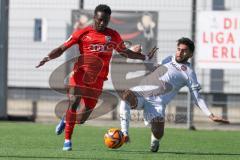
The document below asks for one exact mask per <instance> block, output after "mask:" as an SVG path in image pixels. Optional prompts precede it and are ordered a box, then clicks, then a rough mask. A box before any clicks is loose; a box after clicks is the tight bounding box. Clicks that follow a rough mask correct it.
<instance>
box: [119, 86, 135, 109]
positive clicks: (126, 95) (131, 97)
mask: <svg viewBox="0 0 240 160" xmlns="http://www.w3.org/2000/svg"><path fill="white" fill-rule="evenodd" d="M122 98H123V100H124V101H126V102H127V103H128V104H129V106H130V108H131V109H136V108H137V105H138V99H137V96H136V95H135V94H134V92H133V91H131V90H125V91H124V92H123V94H122Z"/></svg>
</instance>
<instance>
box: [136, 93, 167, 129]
mask: <svg viewBox="0 0 240 160" xmlns="http://www.w3.org/2000/svg"><path fill="white" fill-rule="evenodd" d="M136 109H137V110H143V117H144V123H145V125H149V124H150V122H151V121H152V119H153V118H156V117H161V118H164V117H165V109H166V106H165V105H163V104H161V102H160V101H159V97H155V96H154V97H147V98H144V97H139V96H138V106H137V108H136Z"/></svg>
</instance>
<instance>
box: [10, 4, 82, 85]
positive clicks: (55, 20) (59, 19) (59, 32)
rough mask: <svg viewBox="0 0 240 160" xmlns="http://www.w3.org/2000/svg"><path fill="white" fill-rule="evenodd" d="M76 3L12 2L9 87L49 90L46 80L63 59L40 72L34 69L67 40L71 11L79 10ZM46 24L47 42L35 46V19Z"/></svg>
mask: <svg viewBox="0 0 240 160" xmlns="http://www.w3.org/2000/svg"><path fill="white" fill-rule="evenodd" d="M78 2H79V1H78V0H71V1H66V0H11V1H10V10H9V61H8V63H9V64H8V86H11V87H14V86H18V87H48V78H49V75H50V74H51V72H52V71H53V70H54V68H56V67H57V66H58V65H60V64H61V63H63V62H64V61H65V56H62V57H60V58H59V59H58V60H54V61H52V62H49V63H47V64H46V65H45V66H43V67H42V68H40V69H36V68H35V66H36V65H37V64H38V62H39V61H40V60H41V59H42V58H43V57H44V56H46V55H47V54H48V53H49V52H50V51H51V50H52V49H53V48H54V47H57V46H59V45H60V44H62V43H63V42H64V41H65V40H66V38H67V26H68V25H70V24H71V10H72V9H77V8H78V7H79V4H78ZM35 18H43V19H45V20H46V22H47V39H46V41H45V42H34V41H33V36H34V19H35Z"/></svg>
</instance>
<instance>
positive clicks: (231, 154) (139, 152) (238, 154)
mask: <svg viewBox="0 0 240 160" xmlns="http://www.w3.org/2000/svg"><path fill="white" fill-rule="evenodd" d="M113 151H114V152H122V153H129V154H177V155H181V154H182V155H208V156H211V155H212V156H221V155H223V156H240V153H224V152H221V153H218V152H212V153H210V152H184V151H158V152H156V153H152V152H150V151H144V150H142V151H140V150H139V151H134V150H113Z"/></svg>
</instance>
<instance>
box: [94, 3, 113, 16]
mask: <svg viewBox="0 0 240 160" xmlns="http://www.w3.org/2000/svg"><path fill="white" fill-rule="evenodd" d="M97 12H104V13H106V14H108V15H109V16H110V15H111V13H112V11H111V8H110V7H109V6H108V5H105V4H99V5H98V6H97V7H96V8H95V10H94V14H95V15H96V14H97Z"/></svg>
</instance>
